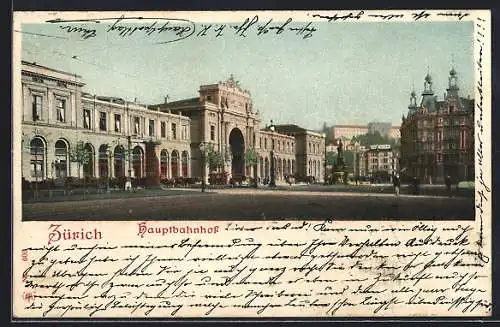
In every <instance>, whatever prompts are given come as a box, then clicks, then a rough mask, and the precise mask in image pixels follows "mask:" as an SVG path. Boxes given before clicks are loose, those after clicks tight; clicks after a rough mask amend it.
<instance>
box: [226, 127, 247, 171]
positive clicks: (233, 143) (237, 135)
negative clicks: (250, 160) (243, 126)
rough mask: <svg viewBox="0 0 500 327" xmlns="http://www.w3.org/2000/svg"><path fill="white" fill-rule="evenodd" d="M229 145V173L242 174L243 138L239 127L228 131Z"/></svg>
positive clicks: (243, 158) (243, 163)
mask: <svg viewBox="0 0 500 327" xmlns="http://www.w3.org/2000/svg"><path fill="white" fill-rule="evenodd" d="M229 146H230V147H231V175H232V176H233V177H234V176H243V174H244V171H245V170H244V168H245V167H244V166H245V153H244V152H245V139H244V138H243V133H242V132H241V130H240V129H239V128H233V129H232V130H231V133H229Z"/></svg>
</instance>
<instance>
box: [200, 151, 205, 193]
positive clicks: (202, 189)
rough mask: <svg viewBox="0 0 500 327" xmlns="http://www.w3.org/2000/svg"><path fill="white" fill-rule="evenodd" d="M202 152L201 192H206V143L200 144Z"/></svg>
mask: <svg viewBox="0 0 500 327" xmlns="http://www.w3.org/2000/svg"><path fill="white" fill-rule="evenodd" d="M199 147H200V152H201V191H202V192H205V165H206V164H205V143H204V142H201V143H200V146H199Z"/></svg>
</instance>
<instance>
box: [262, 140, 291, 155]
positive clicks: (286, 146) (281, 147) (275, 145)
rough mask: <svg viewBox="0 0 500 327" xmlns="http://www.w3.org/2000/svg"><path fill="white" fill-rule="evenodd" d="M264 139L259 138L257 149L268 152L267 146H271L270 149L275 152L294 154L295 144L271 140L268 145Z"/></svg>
mask: <svg viewBox="0 0 500 327" xmlns="http://www.w3.org/2000/svg"><path fill="white" fill-rule="evenodd" d="M262 139H264V147H262ZM267 140H268V139H267V138H266V137H261V138H260V139H259V147H260V148H261V149H264V150H268V145H270V146H271V149H273V150H276V151H283V152H285V153H294V152H295V149H294V147H295V144H294V142H289V141H280V140H277V141H276V142H275V140H271V142H270V143H269V144H268V142H267Z"/></svg>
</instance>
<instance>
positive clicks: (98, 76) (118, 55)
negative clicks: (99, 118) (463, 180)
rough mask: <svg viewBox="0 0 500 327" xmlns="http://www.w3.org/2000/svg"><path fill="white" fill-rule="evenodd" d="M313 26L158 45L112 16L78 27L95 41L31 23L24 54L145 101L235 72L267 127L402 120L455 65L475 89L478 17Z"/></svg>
mask: <svg viewBox="0 0 500 327" xmlns="http://www.w3.org/2000/svg"><path fill="white" fill-rule="evenodd" d="M314 25H315V26H316V27H317V31H315V32H314V33H313V34H312V36H311V37H309V38H306V39H304V38H302V37H299V36H297V35H295V34H294V33H291V32H289V33H282V34H280V35H276V34H268V35H261V36H257V33H255V32H254V33H247V35H246V37H241V36H237V35H236V34H235V33H234V32H230V31H227V30H226V31H225V33H224V34H223V35H222V36H221V37H215V34H209V35H207V36H204V37H196V36H191V37H188V38H186V39H184V40H180V41H176V42H170V43H166V44H158V43H159V42H161V41H165V40H166V36H151V35H150V36H146V35H145V34H144V33H135V34H134V35H132V36H128V37H121V36H119V35H118V33H104V30H105V29H107V28H108V27H109V24H108V25H107V26H108V27H105V26H104V25H103V24H90V23H87V24H86V25H76V24H75V25H72V26H81V27H86V28H96V30H97V35H96V37H90V38H87V39H82V37H81V33H80V34H79V33H76V32H74V33H68V32H66V31H65V30H63V29H61V28H60V25H59V26H58V24H48V23H45V24H25V25H23V26H22V32H23V33H22V59H23V60H26V61H29V62H36V63H38V64H40V65H44V66H48V67H51V68H55V69H58V70H63V71H68V72H70V73H74V74H78V75H80V76H82V80H83V82H84V83H86V86H85V87H84V90H85V91H86V92H89V93H92V94H98V95H108V96H116V97H121V98H124V99H126V100H129V101H132V100H134V99H135V98H137V101H138V102H141V103H145V104H155V103H160V102H163V101H164V97H165V96H166V95H168V96H169V101H176V100H181V99H185V98H191V97H196V96H198V90H199V86H200V85H203V84H213V83H217V82H218V81H223V80H226V79H227V78H229V76H230V75H231V74H233V75H234V78H235V79H236V80H238V81H239V83H240V85H241V86H242V87H243V88H245V89H247V90H249V91H250V93H251V94H252V99H253V106H254V108H255V109H257V110H259V113H260V116H261V119H262V124H263V125H265V124H267V123H268V122H269V121H270V120H273V121H274V123H277V124H297V125H300V126H303V127H305V128H309V129H320V128H321V127H322V125H323V123H324V122H326V123H327V124H328V125H338V124H361V125H365V124H367V123H369V122H371V121H379V122H390V123H392V124H394V125H400V123H401V116H402V115H403V114H406V112H407V110H408V109H407V107H408V104H409V94H410V92H411V90H412V86H413V87H414V89H415V91H416V92H417V94H418V95H420V94H421V92H422V90H423V83H424V77H425V75H426V74H427V72H429V73H430V74H431V76H432V78H433V82H434V85H433V89H434V91H435V94H436V95H437V96H438V98H439V99H441V98H442V97H443V93H444V92H445V91H446V87H447V84H448V73H449V71H450V69H451V67H452V63H453V66H454V68H455V70H456V71H457V72H458V77H459V80H458V83H459V87H460V89H461V94H462V95H463V96H465V97H466V96H467V95H470V96H471V97H472V96H473V95H474V93H473V83H474V80H473V77H474V72H473V69H474V66H473V38H472V33H473V24H472V22H465V21H464V22H425V23H424V22H422V23H420V22H412V23H392V22H381V23H372V22H365V23H335V24H331V23H328V22H316V23H314ZM96 26H97V27H96ZM197 31H198V30H197ZM34 34H42V35H34ZM55 36H56V37H55ZM419 100H420V98H418V99H417V101H419Z"/></svg>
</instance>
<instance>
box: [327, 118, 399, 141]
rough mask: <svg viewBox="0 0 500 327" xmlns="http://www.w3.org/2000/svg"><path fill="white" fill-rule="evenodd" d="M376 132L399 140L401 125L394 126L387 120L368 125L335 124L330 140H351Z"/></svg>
mask: <svg viewBox="0 0 500 327" xmlns="http://www.w3.org/2000/svg"><path fill="white" fill-rule="evenodd" d="M376 132H378V133H380V135H382V136H386V137H391V138H393V139H396V140H399V139H400V136H401V134H400V131H399V126H392V124H391V123H385V122H370V123H368V125H335V126H333V127H332V128H331V133H330V134H331V138H332V140H330V142H333V141H335V140H338V139H342V140H345V141H348V142H349V141H351V140H352V138H353V137H356V136H360V135H364V134H368V133H370V134H375V133H376Z"/></svg>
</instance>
